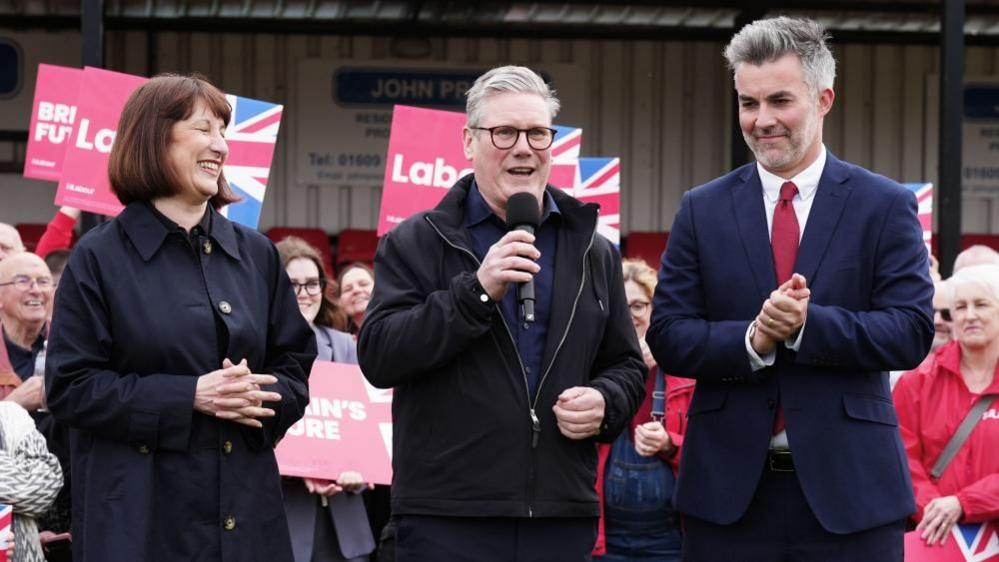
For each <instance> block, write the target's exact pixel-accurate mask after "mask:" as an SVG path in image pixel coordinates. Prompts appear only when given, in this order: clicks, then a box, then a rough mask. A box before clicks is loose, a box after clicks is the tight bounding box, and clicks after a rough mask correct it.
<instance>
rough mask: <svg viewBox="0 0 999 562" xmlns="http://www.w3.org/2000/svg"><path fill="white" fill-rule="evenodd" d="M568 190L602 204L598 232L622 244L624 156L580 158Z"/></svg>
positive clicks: (583, 198) (616, 244) (585, 200)
mask: <svg viewBox="0 0 999 562" xmlns="http://www.w3.org/2000/svg"><path fill="white" fill-rule="evenodd" d="M578 162H579V164H578V166H577V167H576V170H577V173H576V180H575V182H574V187H573V188H572V189H571V190H567V191H569V194H570V195H572V196H573V197H575V198H576V199H579V200H580V201H582V202H583V203H597V204H598V205H600V218H599V219H598V223H597V232H599V233H600V234H603V235H604V237H606V238H607V239H608V240H610V241H611V242H613V243H614V245H615V246H620V244H621V159H620V158H579V159H578Z"/></svg>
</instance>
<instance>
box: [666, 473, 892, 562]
mask: <svg viewBox="0 0 999 562" xmlns="http://www.w3.org/2000/svg"><path fill="white" fill-rule="evenodd" d="M904 531H905V521H904V520H901V521H897V522H893V523H889V524H887V525H883V526H881V527H875V528H873V529H867V530H865V531H860V532H857V533H852V534H848V535H836V534H833V533H830V532H829V531H827V530H825V528H823V527H822V525H821V524H820V523H819V521H818V519H816V518H815V515H814V514H813V513H812V510H811V508H810V507H808V502H807V501H806V500H805V494H804V492H802V490H801V485H800V484H799V483H798V478H797V477H796V476H795V473H794V472H771V471H770V470H769V469H764V471H763V477H762V478H761V479H760V484H759V486H757V488H756V494H755V495H754V496H753V500H752V501H751V502H750V504H749V509H747V510H746V513H745V515H743V516H742V518H741V519H739V520H738V521H736V522H735V523H733V524H731V525H717V524H715V523H710V522H708V521H704V520H701V519H697V518H695V517H690V516H685V517H684V536H683V560H684V562H719V561H725V562H867V561H870V562H902V559H903V552H902V543H903V532H904Z"/></svg>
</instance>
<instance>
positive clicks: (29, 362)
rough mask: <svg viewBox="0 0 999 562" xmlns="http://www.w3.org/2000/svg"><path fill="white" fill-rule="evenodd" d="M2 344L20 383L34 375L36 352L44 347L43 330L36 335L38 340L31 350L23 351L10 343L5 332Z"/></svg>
mask: <svg viewBox="0 0 999 562" xmlns="http://www.w3.org/2000/svg"><path fill="white" fill-rule="evenodd" d="M3 343H4V345H6V346H7V356H8V357H9V358H10V366H11V367H13V368H14V372H15V373H17V376H18V377H20V379H21V380H22V381H26V380H28V378H29V377H30V376H31V375H33V374H35V358H36V357H38V352H39V351H41V350H42V349H43V348H44V347H45V330H42V333H41V334H38V339H36V340H35V343H34V344H32V346H31V349H24V348H23V347H21V346H19V345H17V344H16V343H14V342H12V341H10V338H8V337H7V332H6V331H5V332H4V334H3Z"/></svg>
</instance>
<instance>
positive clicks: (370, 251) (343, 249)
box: [336, 229, 378, 270]
mask: <svg viewBox="0 0 999 562" xmlns="http://www.w3.org/2000/svg"><path fill="white" fill-rule="evenodd" d="M377 249H378V235H377V234H376V231H374V230H356V229H345V230H341V231H340V239H339V242H338V243H337V253H336V266H337V269H338V270H339V268H340V267H342V266H344V265H346V264H348V263H352V262H356V261H359V262H361V263H365V264H367V265H369V266H370V265H372V263H374V261H375V250H377Z"/></svg>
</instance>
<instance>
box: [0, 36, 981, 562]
mask: <svg viewBox="0 0 999 562" xmlns="http://www.w3.org/2000/svg"><path fill="white" fill-rule="evenodd" d="M826 39H827V38H826V35H825V33H824V31H823V30H822V28H821V27H820V26H818V25H817V24H815V23H814V22H811V21H809V20H803V19H790V18H773V19H768V20H760V21H758V22H754V23H753V24H750V25H748V26H746V28H744V29H743V30H741V31H740V32H739V34H737V35H736V37H734V38H733V40H732V42H731V43H730V45H729V46H728V47H727V48H726V51H725V56H726V58H727V59H728V61H729V64H730V67H731V70H732V72H733V79H734V83H735V87H736V90H737V92H738V95H739V100H740V107H739V120H740V126H741V127H742V129H743V132H744V135H745V137H746V141H747V143H748V144H749V146H750V148H751V149H752V150H753V152H754V154H755V155H756V157H757V161H756V162H755V163H753V164H750V165H747V166H744V167H742V168H739V169H738V170H736V171H734V172H732V173H731V174H729V175H727V176H724V177H722V178H719V179H717V180H715V181H713V182H710V183H708V184H706V185H705V186H701V187H699V188H696V189H694V190H692V191H691V192H689V193H688V194H687V195H685V197H684V200H683V202H682V204H681V208H680V211H679V212H678V214H677V218H676V221H675V223H674V225H673V228H672V230H671V236H670V242H669V246H668V247H667V249H666V251H665V253H664V254H663V257H662V263H661V264H660V268H659V271H658V273H657V271H656V270H655V269H653V268H652V267H651V266H650V265H649V264H647V263H645V262H642V261H639V260H622V259H621V256H620V254H619V252H618V250H617V249H616V248H614V247H613V245H612V244H610V242H609V241H607V240H606V239H604V238H602V237H600V236H598V235H597V234H596V225H597V220H598V218H597V209H596V208H595V206H593V205H584V204H582V203H580V202H579V201H577V200H575V199H573V198H572V197H570V196H568V195H566V194H565V193H564V192H562V191H560V190H557V189H554V188H552V187H551V186H549V185H548V184H547V180H548V173H549V171H550V166H551V151H550V147H551V145H552V142H553V137H554V134H555V131H554V129H552V128H551V123H552V119H553V118H554V116H555V114H556V113H557V111H558V110H559V105H560V102H559V100H558V99H557V98H556V96H555V92H554V91H552V90H551V89H550V87H549V86H548V85H547V84H546V83H545V82H544V81H543V80H542V78H541V77H540V76H539V75H537V74H536V73H534V72H533V71H531V70H529V69H526V68H524V67H515V66H505V67H499V68H495V69H492V70H490V71H489V72H487V73H485V74H484V75H483V76H481V77H480V78H479V79H478V80H476V82H475V84H474V85H473V86H472V88H471V89H470V90H469V92H468V104H467V117H468V124H467V126H466V127H465V128H464V130H463V143H464V149H465V154H466V156H467V157H468V158H469V159H470V160H471V161H472V165H473V174H471V175H468V176H465V177H464V178H462V179H460V180H459V181H458V183H457V184H456V185H455V186H454V187H453V188H452V189H450V190H449V191H448V193H447V195H445V196H444V199H443V200H442V201H441V203H440V204H439V205H438V206H437V207H436V208H434V209H431V210H428V211H425V212H422V213H419V214H417V215H415V216H414V217H411V218H409V219H407V220H406V221H404V222H403V223H402V224H400V225H398V226H397V227H396V228H395V229H394V230H393V231H391V232H390V233H389V234H387V235H386V236H385V237H384V238H383V239H382V241H381V243H380V244H379V248H378V252H377V255H376V256H375V261H374V268H372V267H370V266H369V265H367V264H364V263H352V264H347V265H345V266H342V267H341V268H340V270H339V272H337V275H336V276H334V275H333V272H330V271H327V270H326V267H325V265H324V262H323V259H322V257H321V255H320V253H319V252H318V251H317V250H316V249H315V248H313V247H311V246H310V245H309V244H307V243H306V242H305V241H303V240H301V239H299V238H294V237H290V238H287V239H284V240H282V241H280V242H278V243H277V244H276V246H275V245H274V244H272V243H271V242H270V241H268V240H267V239H266V238H265V237H264V236H263V235H261V234H260V233H258V232H256V231H254V230H251V229H248V228H246V227H243V226H241V225H239V224H236V223H233V222H230V221H229V220H228V219H227V218H226V217H225V216H223V215H222V214H220V213H219V212H218V210H219V209H220V208H221V207H222V206H224V205H225V204H227V203H230V202H233V201H234V200H235V195H234V194H233V193H232V191H231V190H230V189H229V187H228V184H227V183H226V181H225V178H224V174H223V172H222V164H223V163H224V162H225V159H226V157H227V155H228V148H227V145H226V142H225V137H224V131H225V128H226V126H227V125H228V123H229V121H230V118H231V108H230V107H229V105H228V104H227V103H226V100H225V96H224V94H223V93H222V92H221V91H220V90H218V89H217V88H216V87H215V86H213V85H212V84H210V83H209V82H207V81H206V80H204V79H201V78H196V77H181V76H174V75H163V76H159V77H156V78H153V79H152V80H150V81H149V82H147V83H146V84H144V85H143V86H141V87H140V88H139V89H138V90H136V92H135V93H134V94H133V95H132V97H131V98H130V99H129V101H128V103H127V104H126V106H125V109H124V111H123V114H122V117H121V119H120V123H119V128H118V134H117V137H116V141H115V143H114V147H113V149H112V152H111V155H110V162H109V177H110V180H111V185H112V189H113V191H114V193H115V194H116V195H117V197H118V198H119V200H120V201H121V202H122V203H123V204H124V205H125V209H124V211H123V212H122V213H121V214H120V215H119V216H118V217H116V218H115V219H113V220H111V221H109V222H107V223H104V224H103V225H101V226H99V227H97V228H96V229H94V230H93V231H91V232H90V233H88V234H87V235H86V236H84V237H83V238H82V239H81V240H80V241H79V242H78V243H76V244H75V245H74V244H73V227H74V225H75V223H76V220H77V218H78V217H79V211H78V210H76V209H73V208H68V207H63V208H61V209H59V211H58V212H57V213H56V215H55V217H54V218H53V220H52V222H51V223H50V224H49V227H48V229H47V230H46V232H45V235H44V236H43V237H42V239H41V240H40V242H39V244H38V247H37V248H36V249H35V252H34V253H30V252H27V251H26V250H25V248H24V245H23V243H22V242H21V240H20V237H19V236H18V233H17V231H16V229H14V228H12V227H10V226H9V225H5V224H0V329H2V333H3V336H4V341H3V345H2V346H0V398H2V401H0V503H4V504H9V505H12V506H13V509H14V524H13V537H14V541H13V542H12V543H11V544H12V546H11V550H10V551H9V553H8V554H9V556H11V557H12V560H13V561H14V562H39V561H42V560H50V561H63V560H71V559H76V560H78V561H82V562H94V561H97V562H113V561H116V560H121V561H129V562H132V561H136V560H142V561H179V560H203V561H222V560H225V561H240V562H244V561H254V560H260V561H265V560H266V561H268V562H270V561H292V560H293V561H295V562H326V561H351V562H366V561H374V560H378V561H393V560H401V561H422V560H435V561H436V560H483V561H491V560H496V561H503V562H506V561H539V562H540V561H549V560H553V561H554V560H557V561H562V560H589V559H591V558H592V559H594V560H600V561H603V562H624V561H646V562H676V561H680V560H685V561H688V562H697V561H715V560H751V561H757V560H759V561H764V562H765V561H769V560H774V561H777V560H785V559H789V558H790V559H801V560H816V561H819V560H862V559H870V560H884V561H900V560H901V559H902V558H901V556H902V551H901V540H900V539H901V533H902V532H903V531H904V530H905V529H906V528H907V527H908V528H913V529H915V531H916V532H917V533H919V536H920V537H921V538H922V539H923V540H924V541H925V543H926V544H927V545H929V546H933V545H938V544H943V543H944V542H945V541H946V540H947V537H948V536H949V535H950V534H951V532H952V529H953V527H954V525H955V524H957V523H975V522H985V521H994V520H997V519H999V454H997V452H996V450H997V449H996V448H995V447H994V446H993V444H994V443H996V442H999V413H997V407H996V406H994V405H993V404H994V400H995V398H996V397H997V396H999V381H997V380H996V377H995V371H996V368H997V366H999V253H996V252H995V251H994V250H991V249H989V248H987V247H982V246H976V247H972V248H970V249H968V250H966V251H965V252H963V253H962V254H961V255H960V256H959V257H958V259H957V262H956V263H955V264H954V275H953V276H952V277H951V278H950V279H947V280H942V279H940V276H939V274H937V273H936V262H935V260H932V257H930V259H929V260H928V259H927V258H928V256H927V253H926V250H925V249H924V246H923V243H922V236H921V231H920V229H919V225H918V221H917V220H916V215H915V200H914V199H913V198H912V197H911V194H908V195H907V194H906V192H905V191H904V190H903V189H902V188H900V187H899V186H897V185H896V184H894V182H891V181H889V180H887V179H885V178H882V177H879V176H874V175H873V174H870V173H869V172H867V171H866V170H863V169H862V168H859V167H857V166H853V165H851V164H849V163H846V162H843V161H840V160H838V159H836V157H835V156H833V155H832V154H830V153H829V152H827V151H826V149H825V146H824V145H823V144H822V135H821V131H822V119H823V117H824V116H825V114H826V113H828V111H829V110H830V109H831V107H832V104H833V100H834V95H833V90H832V82H833V79H834V76H835V61H834V60H833V58H832V54H831V52H830V51H829V49H828V47H827V45H826ZM523 194H530V195H531V197H530V198H528V200H529V201H530V202H531V203H529V204H528V205H527V206H528V210H529V211H531V212H530V213H527V214H526V215H524V214H523V213H521V212H520V210H518V211H517V212H514V211H513V210H512V209H513V207H514V205H513V204H512V203H511V201H513V200H514V199H515V198H518V196H520V195H523ZM851 197H853V198H856V199H857V200H856V201H854V203H853V207H854V208H855V209H854V211H853V212H851V213H846V214H843V208H844V204H845V202H846V201H847V199H849V198H851ZM519 199H520V200H521V201H523V200H524V199H523V198H522V197H520V198H519ZM718 201H727V202H729V203H728V204H724V205H719V204H717V202H718ZM532 207H534V208H532ZM737 208H738V209H740V211H739V212H735V209H737ZM813 208H814V210H815V211H816V212H812V211H813ZM508 211H509V212H508ZM841 215H842V217H841ZM837 221H843V223H844V224H845V226H844V224H840V223H839V222H837ZM806 224H807V229H806ZM885 224H888V227H885ZM525 226H526V228H525ZM71 248H72V249H71ZM719 248H729V249H733V250H726V251H719ZM929 263H932V264H933V267H932V268H929V267H927V264H929ZM376 272H377V278H378V283H377V284H376V283H375V277H376ZM527 287H530V290H529V291H528V290H526V288H527ZM927 352H929V355H927ZM315 360H320V361H336V362H341V363H352V364H360V365H361V367H362V369H363V372H364V375H365V376H366V377H367V378H368V380H369V381H370V382H371V383H372V384H374V385H375V386H380V387H393V388H395V395H394V402H393V417H394V431H393V467H394V480H393V485H392V487H391V488H389V487H383V486H377V487H376V486H373V485H372V484H370V483H369V482H368V481H367V480H366V479H365V475H364V474H363V473H361V472H359V471H358V470H353V469H351V467H347V469H346V470H344V471H342V472H341V473H340V474H339V475H337V476H336V478H333V479H329V480H322V479H315V478H293V477H281V476H280V475H279V473H278V467H277V463H276V461H275V456H274V453H273V449H274V447H275V446H276V444H277V443H278V441H279V440H280V439H281V438H282V436H283V435H284V433H285V431H286V430H287V429H288V428H289V427H290V426H291V424H293V423H294V422H295V421H296V420H298V419H299V418H300V417H301V416H302V415H303V412H304V410H305V407H306V406H307V404H308V399H309V394H308V376H309V373H310V370H311V367H312V364H313V362H314V361H315ZM917 365H918V366H917ZM889 371H893V372H894V373H895V374H894V375H893V376H891V377H890V378H889V376H888V374H887V373H888V372H889ZM830 450H833V451H835V453H832V454H831V453H830V452H829V451H830ZM906 465H907V466H906ZM847 482H849V483H850V486H851V488H849V489H848V488H846V487H845V486H846V483H847ZM15 544H16V546H13V545H15Z"/></svg>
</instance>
